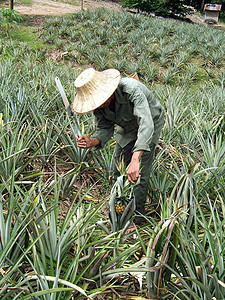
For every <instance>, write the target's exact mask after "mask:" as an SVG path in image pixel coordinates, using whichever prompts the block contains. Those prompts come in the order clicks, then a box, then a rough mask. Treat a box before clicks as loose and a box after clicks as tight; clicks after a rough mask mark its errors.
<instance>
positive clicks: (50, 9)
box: [14, 0, 120, 16]
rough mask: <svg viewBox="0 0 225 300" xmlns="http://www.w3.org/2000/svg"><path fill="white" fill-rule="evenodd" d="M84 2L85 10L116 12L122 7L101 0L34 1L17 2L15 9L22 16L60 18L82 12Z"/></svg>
mask: <svg viewBox="0 0 225 300" xmlns="http://www.w3.org/2000/svg"><path fill="white" fill-rule="evenodd" d="M82 1H83V9H85V10H86V9H96V8H99V7H105V8H108V9H116V10H119V9H120V5H119V4H117V3H116V2H111V1H108V2H105V1H100V0H99V1H98V0H77V1H76V2H71V4H69V3H62V2H59V1H54V0H33V1H32V4H31V5H23V4H20V3H19V2H16V1H15V4H14V9H15V10H16V11H18V12H19V14H20V15H30V16H34V15H35V16H60V15H64V14H71V13H75V12H77V11H79V10H81V8H82Z"/></svg>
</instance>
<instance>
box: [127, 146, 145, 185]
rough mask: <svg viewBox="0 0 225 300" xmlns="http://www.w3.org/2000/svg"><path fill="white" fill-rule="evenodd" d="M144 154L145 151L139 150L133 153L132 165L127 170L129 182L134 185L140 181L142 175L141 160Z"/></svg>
mask: <svg viewBox="0 0 225 300" xmlns="http://www.w3.org/2000/svg"><path fill="white" fill-rule="evenodd" d="M142 154H143V150H139V151H136V152H134V153H133V155H132V158H131V162H130V165H129V167H128V169H127V177H128V180H129V181H130V182H131V183H132V184H135V182H136V181H137V180H138V178H139V176H140V174H139V170H140V159H141V156H142Z"/></svg>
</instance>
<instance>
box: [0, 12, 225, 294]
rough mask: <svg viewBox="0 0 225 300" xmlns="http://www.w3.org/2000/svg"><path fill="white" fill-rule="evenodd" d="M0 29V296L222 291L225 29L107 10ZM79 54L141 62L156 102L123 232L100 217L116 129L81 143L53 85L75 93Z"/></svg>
mask: <svg viewBox="0 0 225 300" xmlns="http://www.w3.org/2000/svg"><path fill="white" fill-rule="evenodd" d="M17 21H18V20H17ZM20 21H21V20H20ZM10 24H12V23H11V22H10ZM1 29H2V31H1V46H0V49H1V51H0V53H1V54H0V83H1V89H0V130H1V133H0V178H1V181H0V236H1V239H0V287H1V289H0V295H1V299H82V298H83V299H90V298H92V299H115V298H116V299H118V297H125V298H126V299H128V297H131V296H136V297H138V296H139V297H140V296H142V297H144V298H149V299H150V298H156V297H158V298H161V299H163V298H169V299H170V298H171V299H201V300H202V299H207V300H208V299H212V298H213V297H214V298H216V299H224V295H225V271H224V262H225V259H224V246H225V242H224V240H225V239H224V236H225V232H224V228H225V226H224V225H225V224H224V219H225V218H224V217H225V206H224V199H225V190H224V186H225V185H224V171H225V170H224V168H225V167H224V166H225V164H224V160H225V156H224V152H225V143H224V128H225V127H224V126H225V125H224V116H225V115H224V83H225V72H224V58H225V57H224V53H225V51H224V50H225V49H224V48H225V43H224V40H225V39H224V31H220V30H218V29H214V28H210V27H202V26H200V25H195V24H187V23H184V22H178V21H174V20H165V19H158V18H155V17H149V16H143V15H139V14H136V15H134V14H128V13H126V12H116V11H107V10H104V9H99V10H95V11H89V10H87V11H81V12H78V13H76V14H73V15H69V16H63V17H60V18H59V17H58V18H50V19H48V20H46V21H45V23H44V24H43V26H42V27H41V28H37V29H33V31H30V28H29V20H28V19H25V20H23V21H22V23H20V24H19V25H16V24H14V25H13V27H12V28H11V29H10V30H9V31H7V30H6V28H5V27H4V26H3V27H2V28H1ZM20 30H22V31H23V32H24V30H25V32H26V34H25V35H24V36H23V38H22V39H21V35H20ZM18 37H20V39H19V38H18ZM88 66H93V67H95V68H96V69H98V70H103V69H105V68H110V67H114V68H117V69H119V70H120V71H121V73H122V74H123V76H127V75H128V74H130V73H132V72H134V71H136V72H138V75H139V77H140V80H141V81H142V82H143V83H145V84H146V85H147V86H148V87H149V88H150V89H151V90H152V91H153V93H154V94H155V96H156V97H157V99H158V100H159V101H160V102H161V103H162V104H163V106H164V107H165V111H166V123H165V126H164V128H163V133H162V139H161V140H160V143H159V145H158V147H157V151H156V158H155V161H154V166H153V174H152V177H151V190H150V191H149V202H150V203H149V204H148V207H147V216H146V218H147V220H148V224H147V225H146V226H143V227H139V228H136V229H135V231H134V232H132V233H127V232H125V231H124V230H117V229H116V228H115V227H114V226H111V227H110V226H109V220H108V213H107V203H108V200H109V198H110V190H111V184H110V180H109V179H110V170H111V163H112V161H111V157H112V152H113V148H114V139H112V140H111V141H110V142H109V143H108V145H107V147H106V148H105V149H104V150H102V151H98V152H96V151H90V150H80V149H78V148H77V146H76V143H75V140H74V127H73V122H72V120H70V119H69V118H68V117H67V116H66V114H65V109H64V107H63V104H62V101H61V98H60V95H59V93H58V91H57V89H56V86H55V81H54V78H55V76H58V77H59V78H60V79H61V81H62V83H63V85H64V87H65V90H66V93H67V95H68V98H69V100H70V101H72V100H73V97H74V95H75V88H74V85H73V82H74V80H75V78H76V77H77V76H78V75H79V74H80V73H81V71H82V70H83V69H85V68H86V67H88ZM78 119H79V122H80V125H81V128H82V131H83V132H86V133H87V134H90V135H92V134H93V133H94V131H95V122H94V119H93V116H92V114H89V115H81V116H78Z"/></svg>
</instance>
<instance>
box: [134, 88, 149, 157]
mask: <svg viewBox="0 0 225 300" xmlns="http://www.w3.org/2000/svg"><path fill="white" fill-rule="evenodd" d="M129 97H130V101H131V102H132V103H133V105H134V111H133V114H134V116H135V117H136V118H137V123H138V132H137V140H136V142H135V145H134V148H133V152H135V151H139V150H144V151H150V143H151V141H152V137H153V134H154V122H153V118H152V114H151V110H150V107H149V104H148V100H147V98H146V96H145V94H144V93H143V92H142V91H141V89H140V88H139V87H136V88H135V89H133V91H132V93H131V94H130V95H129ZM152 97H154V96H153V95H152Z"/></svg>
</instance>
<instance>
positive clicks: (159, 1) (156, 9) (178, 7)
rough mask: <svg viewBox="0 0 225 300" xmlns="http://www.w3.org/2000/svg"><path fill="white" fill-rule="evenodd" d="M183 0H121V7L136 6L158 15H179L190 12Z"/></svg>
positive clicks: (140, 9) (139, 9)
mask: <svg viewBox="0 0 225 300" xmlns="http://www.w3.org/2000/svg"><path fill="white" fill-rule="evenodd" d="M186 2H187V1H185V0H122V1H121V5H122V6H123V7H129V8H137V9H138V11H145V12H152V13H154V14H155V15H157V16H158V15H159V16H171V15H180V16H185V15H186V14H187V13H189V12H190V9H188V8H187V6H186Z"/></svg>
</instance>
